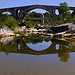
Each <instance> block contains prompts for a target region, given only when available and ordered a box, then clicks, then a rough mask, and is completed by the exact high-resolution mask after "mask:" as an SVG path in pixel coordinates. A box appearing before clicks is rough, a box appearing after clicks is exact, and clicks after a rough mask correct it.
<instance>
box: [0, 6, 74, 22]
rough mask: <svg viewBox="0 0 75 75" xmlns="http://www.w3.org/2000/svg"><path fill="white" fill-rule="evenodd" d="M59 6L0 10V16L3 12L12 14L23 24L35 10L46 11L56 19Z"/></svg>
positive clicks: (72, 8)
mask: <svg viewBox="0 0 75 75" xmlns="http://www.w3.org/2000/svg"><path fill="white" fill-rule="evenodd" d="M58 7H59V6H49V5H30V6H22V7H12V8H5V9H0V14H2V13H3V12H10V13H11V14H12V16H13V17H14V18H15V19H17V20H18V21H19V22H23V19H24V17H25V16H26V14H27V13H28V12H29V11H31V10H33V9H44V10H46V11H48V12H49V13H50V14H51V16H52V17H55V10H56V9H58ZM69 10H73V11H75V7H69Z"/></svg>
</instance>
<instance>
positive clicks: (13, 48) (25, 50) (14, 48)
mask: <svg viewBox="0 0 75 75" xmlns="http://www.w3.org/2000/svg"><path fill="white" fill-rule="evenodd" d="M32 40H34V41H35V40H36V39H32ZM37 41H40V42H42V41H43V39H38V40H37ZM25 42H26V41H24V40H23V39H22V38H21V39H17V40H16V41H14V44H12V42H11V43H9V44H8V45H6V47H7V48H6V47H4V46H3V47H2V45H0V52H6V53H7V52H8V53H22V54H31V55H43V54H57V53H59V52H60V51H65V52H67V51H71V52H75V50H74V49H73V50H72V49H69V48H67V47H66V46H67V45H68V44H69V43H68V42H64V41H58V40H54V39H53V40H51V42H52V44H51V45H50V47H48V48H47V49H45V50H42V51H35V50H32V49H30V48H29V47H28V46H27V45H26V43H25ZM57 44H59V49H58V50H56V45H57ZM18 45H20V47H19V48H18ZM1 47H2V49H1ZM66 50H67V51H66Z"/></svg>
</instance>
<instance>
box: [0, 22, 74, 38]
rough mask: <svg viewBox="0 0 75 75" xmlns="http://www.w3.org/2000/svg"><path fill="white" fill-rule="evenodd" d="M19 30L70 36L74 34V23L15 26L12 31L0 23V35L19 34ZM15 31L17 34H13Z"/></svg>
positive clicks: (54, 35)
mask: <svg viewBox="0 0 75 75" xmlns="http://www.w3.org/2000/svg"><path fill="white" fill-rule="evenodd" d="M19 32H23V34H25V33H29V34H31V33H34V34H37V33H39V34H45V35H47V36H50V37H71V36H75V24H74V23H66V24H62V25H58V26H49V25H46V26H36V27H34V28H27V27H26V26H21V27H17V28H16V29H15V30H14V31H12V30H11V29H10V28H9V27H8V26H4V25H0V35H1V36H19V35H20V34H19ZM15 33H17V34H15Z"/></svg>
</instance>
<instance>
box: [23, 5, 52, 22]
mask: <svg viewBox="0 0 75 75" xmlns="http://www.w3.org/2000/svg"><path fill="white" fill-rule="evenodd" d="M34 9H43V10H45V11H47V12H48V13H49V14H51V12H50V11H49V10H48V9H47V8H46V7H43V6H41V7H40V6H38V7H37V6H35V7H30V8H29V9H27V10H26V11H24V15H23V17H22V21H23V20H24V18H25V16H26V15H27V13H28V12H30V11H32V10H34ZM51 16H52V14H51Z"/></svg>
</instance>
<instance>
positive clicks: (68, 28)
mask: <svg viewBox="0 0 75 75" xmlns="http://www.w3.org/2000/svg"><path fill="white" fill-rule="evenodd" d="M51 30H52V32H53V33H54V34H55V33H60V32H65V31H67V32H68V31H74V30H75V24H73V23H66V24H62V25H58V26H52V27H51Z"/></svg>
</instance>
